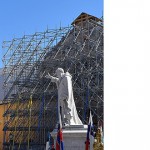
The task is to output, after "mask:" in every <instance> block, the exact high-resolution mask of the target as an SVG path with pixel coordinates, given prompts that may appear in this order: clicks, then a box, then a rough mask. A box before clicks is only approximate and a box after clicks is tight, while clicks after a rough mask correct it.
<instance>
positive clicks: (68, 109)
mask: <svg viewBox="0 0 150 150" xmlns="http://www.w3.org/2000/svg"><path fill="white" fill-rule="evenodd" d="M56 75H57V77H53V76H51V75H50V74H49V73H48V75H46V76H45V77H46V78H49V79H51V82H55V83H56V85H57V89H58V109H59V112H60V114H61V118H62V123H63V125H66V126H68V125H82V122H81V120H80V118H79V116H78V114H77V110H76V106H75V102H74V97H73V89H72V80H71V79H72V76H71V75H70V73H69V72H66V73H64V70H63V69H62V68H58V69H57V70H56Z"/></svg>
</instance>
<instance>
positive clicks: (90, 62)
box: [3, 13, 103, 150]
mask: <svg viewBox="0 0 150 150" xmlns="http://www.w3.org/2000/svg"><path fill="white" fill-rule="evenodd" d="M3 49H4V50H5V51H6V53H5V55H4V56H3V62H4V69H3V73H4V76H5V79H4V89H5V96H4V100H3V101H5V102H8V103H9V106H8V108H7V109H6V111H5V113H4V115H3V116H4V118H5V125H4V141H3V147H4V149H5V150H7V149H12V150H13V149H20V150H24V149H28V150H29V149H31V148H32V149H36V150H44V148H45V144H46V141H47V138H48V137H47V133H48V132H51V131H52V130H53V129H54V127H55V125H56V122H57V89H56V85H55V84H54V83H52V82H51V81H50V80H49V79H46V78H44V76H45V75H46V74H47V73H48V72H50V74H51V75H54V76H55V70H56V69H57V68H58V67H61V68H63V69H64V70H65V72H66V71H68V72H69V73H70V74H71V75H72V81H73V91H74V99H75V104H76V107H77V111H78V114H79V117H80V119H81V120H82V122H83V123H84V124H87V122H88V114H89V110H91V111H92V113H93V115H94V116H93V119H94V120H93V121H94V124H95V126H97V122H98V121H103V19H99V18H96V17H94V16H91V15H89V14H86V13H81V14H80V15H79V16H78V17H77V19H76V20H75V21H74V22H73V23H72V25H71V26H70V27H60V28H59V29H51V30H50V29H47V30H46V31H45V32H36V33H35V34H33V35H24V36H23V37H22V38H14V39H13V40H12V41H4V42H3Z"/></svg>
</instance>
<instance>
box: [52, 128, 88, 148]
mask: <svg viewBox="0 0 150 150" xmlns="http://www.w3.org/2000/svg"><path fill="white" fill-rule="evenodd" d="M51 135H52V137H53V138H54V142H55V144H56V138H57V129H54V130H53V132H52V133H51ZM86 135H87V125H70V126H68V127H63V141H64V150H84V149H85V141H86Z"/></svg>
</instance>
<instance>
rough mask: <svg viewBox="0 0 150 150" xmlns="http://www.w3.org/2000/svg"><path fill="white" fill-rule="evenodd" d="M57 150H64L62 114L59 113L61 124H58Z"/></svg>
mask: <svg viewBox="0 0 150 150" xmlns="http://www.w3.org/2000/svg"><path fill="white" fill-rule="evenodd" d="M56 150H64V143H63V134H62V123H61V116H60V113H59V124H58V131H57V139H56Z"/></svg>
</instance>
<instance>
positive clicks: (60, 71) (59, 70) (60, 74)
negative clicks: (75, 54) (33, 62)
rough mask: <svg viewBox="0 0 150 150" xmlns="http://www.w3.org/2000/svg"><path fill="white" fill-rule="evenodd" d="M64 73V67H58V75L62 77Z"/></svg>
mask: <svg viewBox="0 0 150 150" xmlns="http://www.w3.org/2000/svg"><path fill="white" fill-rule="evenodd" d="M63 74H64V69H62V68H58V69H57V70H56V75H57V77H58V78H61V76H62V75H63Z"/></svg>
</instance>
